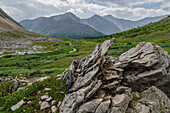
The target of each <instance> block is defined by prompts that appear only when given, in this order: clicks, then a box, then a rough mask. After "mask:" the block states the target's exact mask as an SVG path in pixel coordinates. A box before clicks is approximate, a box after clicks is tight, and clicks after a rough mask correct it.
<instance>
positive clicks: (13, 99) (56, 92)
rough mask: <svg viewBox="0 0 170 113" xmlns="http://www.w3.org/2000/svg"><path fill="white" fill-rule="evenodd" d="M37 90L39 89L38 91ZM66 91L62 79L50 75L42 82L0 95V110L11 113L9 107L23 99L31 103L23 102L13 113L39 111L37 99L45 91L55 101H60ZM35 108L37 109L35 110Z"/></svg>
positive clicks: (2, 112)
mask: <svg viewBox="0 0 170 113" xmlns="http://www.w3.org/2000/svg"><path fill="white" fill-rule="evenodd" d="M44 88H51V89H52V90H49V91H44ZM38 91H41V92H40V93H38ZM65 91H66V85H65V83H64V82H63V80H62V79H60V80H57V79H56V77H52V78H49V79H46V80H44V81H43V82H35V83H33V84H32V85H30V86H28V87H26V89H24V90H19V91H17V92H14V93H13V94H11V95H8V96H5V97H0V112H1V113H12V111H11V110H10V107H11V106H12V105H15V104H17V103H18V102H19V101H20V100H22V99H24V102H29V101H31V103H28V104H25V105H23V106H22V107H21V109H17V110H16V111H15V112H14V113H21V112H24V111H26V112H27V113H33V112H39V108H40V105H39V100H40V96H42V95H43V94H44V93H45V92H48V95H49V96H51V97H52V98H53V99H55V100H57V101H62V100H63V98H64V94H63V93H62V92H65ZM35 109H36V110H37V111H35Z"/></svg>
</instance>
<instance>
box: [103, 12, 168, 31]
mask: <svg viewBox="0 0 170 113" xmlns="http://www.w3.org/2000/svg"><path fill="white" fill-rule="evenodd" d="M165 17H167V15H164V16H157V17H147V18H144V19H141V20H138V21H131V20H125V19H119V18H115V17H113V16H112V15H106V16H103V18H105V19H107V20H109V21H110V22H112V23H114V24H115V25H116V26H118V27H119V29H120V30H121V31H126V30H129V29H132V28H136V27H140V26H143V25H146V24H149V23H151V22H157V21H159V20H161V19H163V18H165Z"/></svg>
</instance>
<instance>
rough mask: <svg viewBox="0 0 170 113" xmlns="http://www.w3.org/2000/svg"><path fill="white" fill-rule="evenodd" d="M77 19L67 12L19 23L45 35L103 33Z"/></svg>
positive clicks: (68, 35) (69, 36)
mask: <svg viewBox="0 0 170 113" xmlns="http://www.w3.org/2000/svg"><path fill="white" fill-rule="evenodd" d="M79 21H80V18H78V17H77V16H75V15H74V14H72V13H70V12H69V13H65V14H62V15H57V16H52V17H49V18H45V17H40V18H36V19H33V20H23V21H21V22H20V24H21V25H22V26H23V27H24V28H25V29H27V30H29V31H33V32H36V33H38V34H41V35H44V36H47V37H59V38H83V37H91V36H93V37H95V36H103V35H104V34H102V33H100V32H98V31H96V30H95V29H93V28H92V27H90V26H88V25H85V24H82V23H80V22H79Z"/></svg>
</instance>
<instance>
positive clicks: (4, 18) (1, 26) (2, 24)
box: [0, 8, 27, 32]
mask: <svg viewBox="0 0 170 113" xmlns="http://www.w3.org/2000/svg"><path fill="white" fill-rule="evenodd" d="M13 30H18V31H22V32H27V31H26V30H25V29H24V28H22V26H21V25H20V24H18V23H17V22H16V21H15V20H14V19H12V18H11V17H10V16H9V15H7V14H6V13H5V12H4V11H3V10H2V9H1V8H0V31H13Z"/></svg>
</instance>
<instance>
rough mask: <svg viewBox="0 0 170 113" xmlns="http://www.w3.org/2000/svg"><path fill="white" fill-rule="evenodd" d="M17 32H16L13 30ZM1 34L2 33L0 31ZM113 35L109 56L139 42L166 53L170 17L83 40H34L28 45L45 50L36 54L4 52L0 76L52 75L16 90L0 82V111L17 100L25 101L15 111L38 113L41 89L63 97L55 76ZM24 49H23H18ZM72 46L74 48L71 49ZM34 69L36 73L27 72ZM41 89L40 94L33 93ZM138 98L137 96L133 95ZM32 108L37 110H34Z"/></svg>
mask: <svg viewBox="0 0 170 113" xmlns="http://www.w3.org/2000/svg"><path fill="white" fill-rule="evenodd" d="M16 33H17V32H16ZM0 35H2V34H0ZM3 35H7V36H9V35H10V36H12V37H16V38H17V37H18V34H15V33H14V34H13V33H7V32H6V33H5V34H3ZM112 37H115V38H116V42H115V43H114V44H113V46H112V47H111V48H110V49H109V55H110V56H114V57H118V56H119V55H120V54H122V53H123V52H125V51H127V50H129V49H130V48H132V47H135V46H136V45H137V44H138V43H140V42H154V43H156V44H158V45H160V46H161V47H162V48H164V49H165V50H166V51H167V52H168V53H170V17H167V18H165V19H163V20H161V21H159V22H156V23H151V24H149V25H146V26H143V27H139V28H135V29H132V30H128V31H124V32H122V33H117V34H113V35H109V36H105V37H88V38H85V39H69V38H64V39H63V38H62V39H53V40H58V41H56V42H35V43H33V44H32V45H31V46H35V45H37V46H41V47H42V48H43V50H44V51H51V52H48V53H36V54H25V55H6V56H4V57H1V58H0V77H7V76H12V77H16V76H17V75H20V74H22V76H23V77H25V78H27V79H31V78H34V77H43V76H50V75H54V77H51V78H48V79H46V80H44V81H43V82H35V83H33V84H32V85H30V86H28V87H26V89H23V90H19V91H17V92H11V91H9V86H10V85H11V84H12V83H13V82H0V112H2V113H7V112H8V113H10V112H11V110H10V107H11V106H12V105H15V104H16V103H18V102H19V101H20V100H21V99H24V101H25V102H28V101H31V103H27V104H24V105H23V106H22V107H21V108H20V109H17V110H16V111H15V112H16V113H18V112H24V111H27V112H28V113H29V112H30V113H32V112H40V111H38V109H39V107H40V105H39V103H38V102H39V99H40V96H42V95H43V94H44V93H45V92H48V94H49V96H51V97H53V99H55V100H57V101H59V100H62V99H63V98H64V94H62V92H65V91H66V85H65V83H64V82H62V80H57V77H56V76H55V75H58V74H61V73H62V72H63V71H64V70H65V69H66V68H68V67H69V66H70V64H71V62H72V61H73V60H78V59H82V58H83V57H85V56H87V55H88V54H89V53H90V52H91V51H92V50H93V49H94V47H95V46H96V44H97V43H99V44H101V43H102V42H103V41H104V40H106V39H110V38H112ZM20 49H21V50H22V49H25V48H20ZM74 49H76V51H73V50H74ZM70 51H72V52H70ZM35 71H37V73H34V74H31V73H33V72H35ZM44 88H51V89H52V90H50V91H44ZM38 91H41V92H40V93H37V92H38ZM134 100H138V98H134ZM35 109H36V110H37V111H35Z"/></svg>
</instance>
